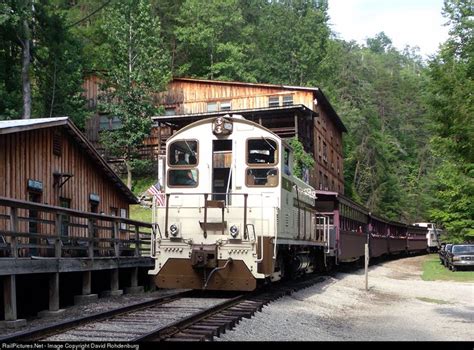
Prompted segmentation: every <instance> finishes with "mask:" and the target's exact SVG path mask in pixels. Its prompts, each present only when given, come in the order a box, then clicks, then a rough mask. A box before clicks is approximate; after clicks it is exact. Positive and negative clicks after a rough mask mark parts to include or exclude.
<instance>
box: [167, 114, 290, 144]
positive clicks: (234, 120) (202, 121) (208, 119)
mask: <svg viewBox="0 0 474 350" xmlns="http://www.w3.org/2000/svg"><path fill="white" fill-rule="evenodd" d="M234 115H235V114H234ZM223 117H224V118H226V119H230V120H232V122H233V123H236V122H238V123H242V124H248V125H252V126H254V127H256V128H259V129H262V130H265V131H267V132H269V133H270V134H272V135H273V136H275V137H276V138H278V139H279V140H281V137H280V136H278V135H277V134H275V133H274V132H273V131H271V130H269V129H267V128H266V127H264V126H262V125H260V124H257V123H255V122H253V121H250V120H247V119H244V118H238V117H237V118H236V117H232V115H224V116H223ZM215 119H216V117H212V118H206V119H201V120H198V121H196V122H194V123H191V124H188V125H186V126H185V127H183V128H181V129H179V130H178V131H177V132H176V133H175V134H173V136H171V137H170V138H169V139H172V138H175V137H176V136H177V135H179V134H181V133H183V132H184V131H186V130H188V129H191V128H194V127H196V126H198V125H201V124H207V123H211V122H212V121H214V120H215ZM169 139H168V140H169Z"/></svg>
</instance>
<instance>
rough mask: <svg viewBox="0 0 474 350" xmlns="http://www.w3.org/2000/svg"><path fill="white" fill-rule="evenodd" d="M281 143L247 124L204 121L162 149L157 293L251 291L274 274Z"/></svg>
mask: <svg viewBox="0 0 474 350" xmlns="http://www.w3.org/2000/svg"><path fill="white" fill-rule="evenodd" d="M281 145H282V143H281V139H279V138H278V136H276V135H275V134H273V133H272V132H270V131H269V130H267V129H264V128H262V127H261V126H260V125H258V124H255V123H253V122H250V121H247V120H244V119H239V118H230V117H229V118H223V117H218V118H210V119H206V120H202V121H198V122H196V123H193V124H191V125H189V126H187V127H185V128H183V129H181V130H180V131H179V132H178V133H176V134H175V135H173V136H172V137H171V138H170V139H169V140H168V141H167V170H166V176H165V178H166V184H165V193H166V207H165V208H158V209H157V213H156V217H157V221H158V222H157V223H158V225H159V227H160V228H161V231H162V232H163V233H164V234H163V236H162V237H158V238H157V239H156V241H155V251H156V254H155V261H156V266H155V269H154V270H153V271H150V274H153V275H155V276H156V277H155V279H156V284H157V285H158V287H164V288H193V289H196V288H197V289H201V288H203V289H204V288H206V289H223V290H225V289H232V290H235V289H240V290H253V289H255V287H256V281H257V279H265V278H266V277H268V276H269V275H270V274H271V272H272V271H273V267H274V266H273V265H274V257H275V245H274V244H273V241H272V240H273V238H274V237H275V225H276V220H277V212H278V208H279V207H280V197H281V196H280V188H281V180H280V174H281V162H280V159H281V156H282V155H281V152H282V151H281V148H282V147H281Z"/></svg>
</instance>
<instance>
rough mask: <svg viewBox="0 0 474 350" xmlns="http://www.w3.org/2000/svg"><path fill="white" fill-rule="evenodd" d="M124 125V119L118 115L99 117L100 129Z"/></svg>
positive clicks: (113, 128)
mask: <svg viewBox="0 0 474 350" xmlns="http://www.w3.org/2000/svg"><path fill="white" fill-rule="evenodd" d="M121 126H122V121H121V120H120V118H119V117H117V116H113V117H111V116H108V115H101V116H100V119H99V130H116V129H118V128H120V127H121Z"/></svg>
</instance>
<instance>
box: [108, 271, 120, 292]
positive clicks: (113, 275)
mask: <svg viewBox="0 0 474 350" xmlns="http://www.w3.org/2000/svg"><path fill="white" fill-rule="evenodd" d="M118 289H119V269H112V270H111V271H110V290H111V291H113V292H115V291H117V290H118Z"/></svg>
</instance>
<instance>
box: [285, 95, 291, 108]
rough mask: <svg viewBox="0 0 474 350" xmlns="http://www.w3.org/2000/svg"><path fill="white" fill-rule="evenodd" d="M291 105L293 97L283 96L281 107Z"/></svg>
mask: <svg viewBox="0 0 474 350" xmlns="http://www.w3.org/2000/svg"><path fill="white" fill-rule="evenodd" d="M292 104H293V95H286V96H283V106H291V105H292Z"/></svg>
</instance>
